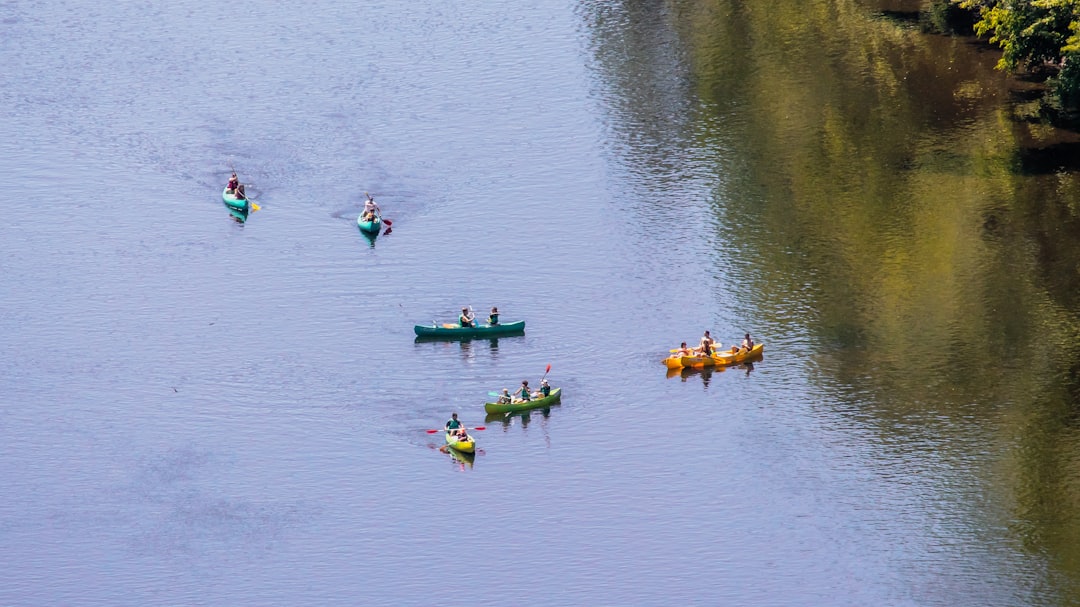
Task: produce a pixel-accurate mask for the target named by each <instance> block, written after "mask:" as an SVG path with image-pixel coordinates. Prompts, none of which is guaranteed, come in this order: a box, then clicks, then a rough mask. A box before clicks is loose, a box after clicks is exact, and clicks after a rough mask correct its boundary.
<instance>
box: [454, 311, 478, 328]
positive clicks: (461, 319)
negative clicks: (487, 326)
mask: <svg viewBox="0 0 1080 607" xmlns="http://www.w3.org/2000/svg"><path fill="white" fill-rule="evenodd" d="M458 324H459V325H461V326H462V327H475V326H476V317H475V316H473V314H472V312H470V311H469V309H468V308H462V309H461V314H459V315H458Z"/></svg>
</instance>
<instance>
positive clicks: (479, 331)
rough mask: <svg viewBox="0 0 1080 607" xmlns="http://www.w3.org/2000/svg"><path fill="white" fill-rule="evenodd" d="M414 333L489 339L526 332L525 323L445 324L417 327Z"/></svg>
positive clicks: (424, 335)
mask: <svg viewBox="0 0 1080 607" xmlns="http://www.w3.org/2000/svg"><path fill="white" fill-rule="evenodd" d="M413 332H414V333H416V334H417V335H418V336H419V337H447V338H451V339H453V338H456V337H488V336H497V335H512V334H514V333H524V332H525V321H524V320H519V321H518V322H508V323H500V324H497V325H479V326H476V327H462V326H461V325H456V324H451V323H443V324H442V325H439V326H436V325H416V326H414V327H413Z"/></svg>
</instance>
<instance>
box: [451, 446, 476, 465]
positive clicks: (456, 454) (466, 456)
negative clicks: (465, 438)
mask: <svg viewBox="0 0 1080 607" xmlns="http://www.w3.org/2000/svg"><path fill="white" fill-rule="evenodd" d="M446 452H447V453H449V454H450V457H452V458H454V459H455V460H456V461H459V462H461V463H463V464H468V466H469V467H470V468H472V465H473V462H474V461H475V460H476V453H475V452H471V451H470V452H465V451H458V450H457V449H447V450H446Z"/></svg>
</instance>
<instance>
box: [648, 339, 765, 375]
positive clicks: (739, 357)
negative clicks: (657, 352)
mask: <svg viewBox="0 0 1080 607" xmlns="http://www.w3.org/2000/svg"><path fill="white" fill-rule="evenodd" d="M764 349H765V344H761V343H758V344H754V347H753V348H751V349H750V351H749V352H747V351H740V352H738V353H736V354H732V353H731V351H730V350H728V351H727V352H726V353H725V352H723V351H722V352H721V353H720V354H713V355H712V356H671V357H668V358H665V359H664V364H665V365H666V366H667V368H668V369H679V368H684V367H691V368H698V367H719V366H726V365H734V364H737V363H741V362H744V361H747V360H754V359H756V358H758V357H759V356H761V353H762V351H763V350H764Z"/></svg>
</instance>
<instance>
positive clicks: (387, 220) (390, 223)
mask: <svg viewBox="0 0 1080 607" xmlns="http://www.w3.org/2000/svg"><path fill="white" fill-rule="evenodd" d="M382 221H383V223H385V224H386V225H388V226H392V225H394V222H392V221H390V220H389V219H386V218H385V217H384V218H383V220H382Z"/></svg>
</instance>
